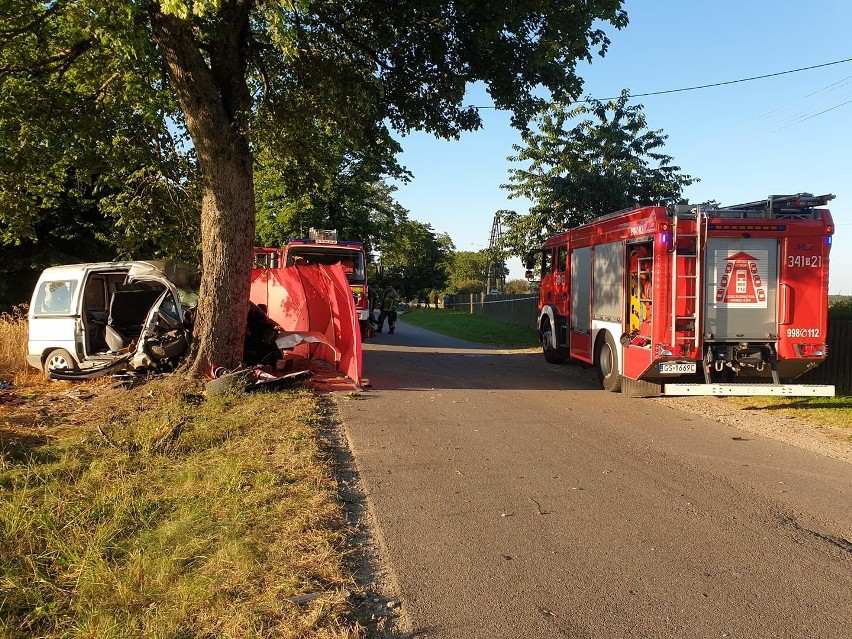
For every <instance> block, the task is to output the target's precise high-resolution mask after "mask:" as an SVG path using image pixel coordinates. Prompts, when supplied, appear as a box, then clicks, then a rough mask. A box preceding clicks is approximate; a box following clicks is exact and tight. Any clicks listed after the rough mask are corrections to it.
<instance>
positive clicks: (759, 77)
mask: <svg viewBox="0 0 852 639" xmlns="http://www.w3.org/2000/svg"><path fill="white" fill-rule="evenodd" d="M844 62H852V58H846V59H845V60H835V61H834V62H825V63H823V64H814V65H812V66H809V67H799V68H798V69H790V70H788V71H778V72H777V73H766V74H764V75H755V76H752V77H750V78H740V79H739V80H728V81H727V82H714V83H713V84H702V85H699V86H694V87H684V88H682V89H667V90H665V91H651V92H649V93H637V94H636V95H631V96H630V97H631V98H644V97H646V96H649V95H665V94H667V93H682V92H683V91H697V90H699V89H711V88H713V87H723V86H726V85H728V84H738V83H740V82H751V81H752V80H764V79H766V78H775V77H777V76H779V75H788V74H790V73H799V72H800V71H811V70H812V69H821V68H823V67H830V66H832V65H835V64H843V63H844ZM606 99H607V100H614V99H615V98H606ZM584 101H585V100H584Z"/></svg>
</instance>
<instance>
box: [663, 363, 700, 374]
mask: <svg viewBox="0 0 852 639" xmlns="http://www.w3.org/2000/svg"><path fill="white" fill-rule="evenodd" d="M660 373H661V374H662V375H682V374H689V373H695V362H662V363H661V364H660Z"/></svg>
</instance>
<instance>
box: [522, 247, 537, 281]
mask: <svg viewBox="0 0 852 639" xmlns="http://www.w3.org/2000/svg"><path fill="white" fill-rule="evenodd" d="M537 255H538V252H537V251H530V252H529V253H527V254H526V255H525V256H524V268H525V269H527V270H528V271H531V270H532V269H533V267H534V266H535V259H536V256H537ZM527 279H529V278H527Z"/></svg>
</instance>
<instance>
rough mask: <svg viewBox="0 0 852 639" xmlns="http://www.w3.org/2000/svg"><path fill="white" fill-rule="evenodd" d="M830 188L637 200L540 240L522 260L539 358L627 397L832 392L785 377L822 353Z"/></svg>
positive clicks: (805, 367)
mask: <svg viewBox="0 0 852 639" xmlns="http://www.w3.org/2000/svg"><path fill="white" fill-rule="evenodd" d="M833 198H834V196H833V195H823V196H812V195H810V194H799V195H785V196H770V197H769V198H767V199H766V200H760V201H757V202H749V203H746V204H740V205H736V206H726V207H719V208H706V207H700V206H677V207H661V206H645V207H638V208H634V209H630V210H626V211H619V212H617V213H613V214H611V215H607V216H604V217H601V218H597V219H596V220H594V221H593V222H591V223H588V224H585V225H583V226H579V227H577V228H573V229H570V230H568V231H564V232H562V233H559V234H556V235H554V236H552V237H550V238H549V239H548V240H547V241H546V242H545V244H544V246H543V247H542V248H541V249H540V250H539V251H536V252H534V253H531V254H530V255H529V256H528V259H527V265H526V266H527V268H528V269H532V268H533V267H534V266H535V264H536V262H538V267H539V269H540V272H541V281H540V288H539V310H540V314H539V319H538V330H539V337H540V340H541V344H542V349H543V351H544V357H545V359H546V360H547V361H548V362H550V363H560V362H563V361H565V360H566V359H568V358H573V359H576V360H579V361H582V362H586V363H588V364H592V365H594V366H595V367H596V368H597V371H598V376H599V378H600V381H601V383H602V385H603V387H604V388H605V389H607V390H610V391H623V392H625V393H626V394H628V395H631V396H655V395H660V394H668V395H805V396H810V395H833V394H834V387H833V386H826V385H803V384H792V383H790V382H792V380H794V379H795V378H797V377H799V376H800V375H802V374H803V373H805V372H806V371H808V370H810V369H811V368H813V367H815V366H817V365H819V364H820V362H822V361H823V360H824V359H825V357H826V330H827V323H828V319H827V317H828V258H829V251H830V249H831V240H832V235H833V233H834V223H833V221H832V218H831V214H830V213H829V211H828V210H827V209H824V208H819V207H821V206H824V205H825V204H827V203H828V202H829V201H830V200H831V199H833Z"/></svg>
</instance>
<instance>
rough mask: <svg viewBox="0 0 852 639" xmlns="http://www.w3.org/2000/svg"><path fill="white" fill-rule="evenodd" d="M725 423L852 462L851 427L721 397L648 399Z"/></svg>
mask: <svg viewBox="0 0 852 639" xmlns="http://www.w3.org/2000/svg"><path fill="white" fill-rule="evenodd" d="M642 401H654V402H659V403H661V404H664V405H666V406H670V407H671V408H676V409H677V410H682V411H684V412H686V413H692V414H694V415H701V416H702V417H706V418H708V419H712V420H715V421H717V422H721V423H723V424H728V425H729V426H733V427H734V428H738V429H740V430H742V431H745V432H748V433H752V434H755V435H763V436H764V437H771V438H772V439H776V440H778V441H782V442H784V443H786V444H791V445H793V446H798V447H799V448H804V449H806V450H809V451H811V452H814V453H818V454H820V455H825V456H826V457H832V458H834V459H839V460H841V461H845V462H847V463H852V442H850V436H852V430H850V429H849V428H842V427H839V426H828V425H825V424H819V423H816V422H812V421H809V420H807V419H804V418H802V417H799V416H794V415H789V414H781V413H779V412H778V411H773V410H770V409H769V408H768V407H744V406H739V405H737V404H734V403H733V402H732V401H731V400H729V399H726V398H722V397H657V398H654V399H650V400H642Z"/></svg>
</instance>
